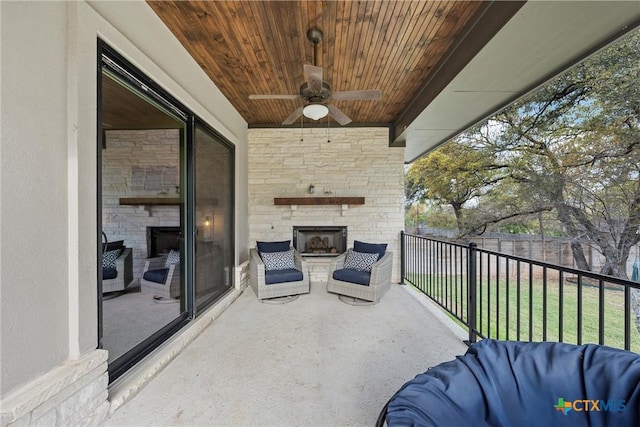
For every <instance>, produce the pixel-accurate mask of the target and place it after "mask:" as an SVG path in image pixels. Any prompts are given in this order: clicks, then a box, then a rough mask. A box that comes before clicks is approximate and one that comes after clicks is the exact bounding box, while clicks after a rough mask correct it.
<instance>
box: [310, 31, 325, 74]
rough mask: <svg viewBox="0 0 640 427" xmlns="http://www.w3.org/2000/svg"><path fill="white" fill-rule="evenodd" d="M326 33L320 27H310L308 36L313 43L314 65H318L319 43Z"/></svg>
mask: <svg viewBox="0 0 640 427" xmlns="http://www.w3.org/2000/svg"><path fill="white" fill-rule="evenodd" d="M323 37H324V33H323V32H322V30H321V29H320V28H309V30H308V31H307V38H308V39H309V40H310V41H311V43H313V65H315V66H318V61H317V58H318V45H319V44H320V42H321V41H322V38H323Z"/></svg>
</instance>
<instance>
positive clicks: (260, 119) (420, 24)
mask: <svg viewBox="0 0 640 427" xmlns="http://www.w3.org/2000/svg"><path fill="white" fill-rule="evenodd" d="M148 4H149V6H150V7H151V8H152V9H153V10H154V11H155V13H156V14H157V15H158V16H159V17H160V19H161V20H162V21H163V22H164V23H165V25H166V26H167V27H168V28H169V29H170V30H171V31H172V32H173V33H174V34H175V36H176V37H177V39H178V40H179V41H180V42H181V43H182V45H183V46H184V47H185V48H186V49H187V51H188V52H189V53H190V54H191V56H192V57H193V58H194V59H195V60H196V61H197V63H198V64H199V65H200V66H201V67H202V69H203V70H204V71H205V72H206V73H207V75H208V76H209V77H210V79H211V80H212V81H213V82H214V83H215V84H216V86H217V87H218V88H219V89H220V90H221V91H222V92H223V94H224V95H225V96H226V97H227V98H228V99H229V100H230V102H231V103H232V104H233V105H234V106H235V108H236V109H237V110H238V111H239V113H240V114H241V115H242V117H243V118H244V119H245V120H246V121H247V122H248V123H249V125H250V126H252V127H257V126H262V125H280V124H281V123H282V121H283V120H284V119H285V118H286V117H287V116H288V115H289V114H290V113H291V112H292V111H293V110H295V109H296V108H298V107H300V106H302V105H303V101H302V100H301V99H297V100H250V99H249V95H250V94H298V93H299V90H300V85H301V84H302V83H303V82H304V81H305V80H304V75H303V65H304V64H313V59H314V58H313V44H312V43H311V42H310V41H309V40H308V39H307V36H306V33H307V30H308V29H310V28H319V29H321V30H322V31H323V32H324V40H323V42H322V43H321V44H320V49H318V51H319V52H318V56H319V57H318V58H317V65H318V66H321V67H322V68H323V70H324V80H325V81H326V82H327V83H329V84H330V85H331V89H332V90H333V91H334V92H335V91H352V90H366V89H379V90H380V91H381V92H382V99H381V100H378V101H331V103H332V104H334V105H335V106H336V107H338V108H339V109H340V110H342V111H343V112H344V113H345V114H346V115H347V116H349V117H350V118H351V119H352V120H353V123H354V124H391V125H393V124H394V123H396V122H398V121H399V119H400V118H403V119H402V120H401V121H402V122H403V123H405V124H406V122H407V120H411V118H415V116H416V115H417V114H419V112H420V111H422V109H424V107H425V106H426V103H428V102H429V97H428V96H426V95H425V93H427V94H428V93H429V85H433V84H434V82H435V81H436V80H438V79H440V80H442V79H443V76H439V77H438V73H439V72H440V74H442V73H441V70H443V69H446V70H447V76H444V79H445V83H446V82H447V81H449V80H451V79H452V78H453V77H454V75H455V74H456V73H457V72H459V71H460V69H461V68H462V67H464V65H466V63H467V62H468V61H469V60H470V59H471V58H472V57H473V55H474V54H475V53H476V52H477V51H478V50H479V49H480V48H481V47H482V46H483V45H484V43H486V41H488V40H489V39H490V38H491V37H492V36H493V35H494V34H495V32H497V31H498V30H499V29H500V28H501V27H502V26H503V25H504V23H506V22H507V21H508V19H509V18H511V16H513V14H514V13H515V12H516V11H517V10H518V9H519V8H520V7H521V5H522V3H521V2H500V1H498V2H481V1H203V2H201V1H149V2H148ZM474 29H475V32H474ZM456 58H457V59H456ZM460 58H463V60H461V59H460ZM452 61H453V63H455V67H453V68H452V67H448V68H447V66H446V64H447V63H448V62H449V63H451V62H452ZM446 79H448V80H446ZM436 86H437V85H436ZM436 86H434V87H436ZM440 86H442V83H440ZM441 89H442V88H439V89H437V92H439V90H441ZM431 92H433V90H432V91H431ZM433 96H435V95H433ZM431 99H432V98H431ZM325 120H326V119H325ZM308 121H309V119H305V122H308ZM297 123H299V121H298V122H297ZM325 123H326V122H325Z"/></svg>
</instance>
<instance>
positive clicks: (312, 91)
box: [249, 28, 382, 126]
mask: <svg viewBox="0 0 640 427" xmlns="http://www.w3.org/2000/svg"><path fill="white" fill-rule="evenodd" d="M307 38H308V39H309V40H310V41H311V42H312V43H313V65H305V66H304V77H305V79H306V80H307V81H306V82H304V83H302V85H300V94H298V95H249V99H302V100H303V101H304V103H305V105H303V106H302V107H299V108H297V109H296V110H295V111H294V112H293V113H291V114H290V115H289V117H287V118H286V119H285V120H284V122H282V124H283V125H291V124H293V123H294V122H295V121H296V120H297V119H298V117H300V116H301V115H304V116H305V117H308V118H310V119H312V120H319V119H321V118H323V117H326V116H327V115H329V116H331V117H332V118H333V119H334V120H335V121H336V122H338V123H340V125H342V126H344V125H346V124H349V123H351V119H350V118H349V117H347V115H346V114H344V113H343V112H342V111H340V110H339V109H338V108H337V107H336V106H334V105H332V104H330V103H329V101H331V100H335V101H366V100H377V99H380V98H381V97H382V93H381V92H380V91H379V90H347V91H339V92H331V86H330V85H329V83H327V82H325V81H324V80H323V79H322V67H318V66H317V55H318V44H319V43H320V42H321V41H322V38H323V33H322V31H321V30H320V29H318V28H311V29H309V31H307Z"/></svg>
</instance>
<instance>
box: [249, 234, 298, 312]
mask: <svg viewBox="0 0 640 427" xmlns="http://www.w3.org/2000/svg"><path fill="white" fill-rule="evenodd" d="M277 243H280V244H281V245H280V247H278V246H277V244H276V245H274V244H273V243H265V242H258V245H257V248H252V249H250V250H249V283H250V284H251V288H253V291H254V292H255V293H256V296H257V297H258V299H259V300H265V299H270V298H279V297H286V296H292V295H299V294H306V293H309V268H308V265H307V261H305V260H304V259H303V258H302V256H301V255H300V254H299V253H298V252H297V251H296V250H295V249H293V248H290V247H289V242H277ZM285 243H286V245H285ZM285 247H286V248H287V249H285ZM261 254H262V256H261ZM262 257H265V259H263V258H262ZM291 258H293V263H291ZM265 262H266V265H265ZM292 264H293V265H292ZM292 267H293V268H292Z"/></svg>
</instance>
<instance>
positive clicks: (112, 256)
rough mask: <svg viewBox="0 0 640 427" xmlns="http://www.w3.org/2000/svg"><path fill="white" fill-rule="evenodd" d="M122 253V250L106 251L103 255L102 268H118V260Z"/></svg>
mask: <svg viewBox="0 0 640 427" xmlns="http://www.w3.org/2000/svg"><path fill="white" fill-rule="evenodd" d="M121 253H122V249H114V250H112V251H106V252H105V253H103V254H102V268H116V260H117V259H118V257H119V256H120V254H121Z"/></svg>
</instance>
